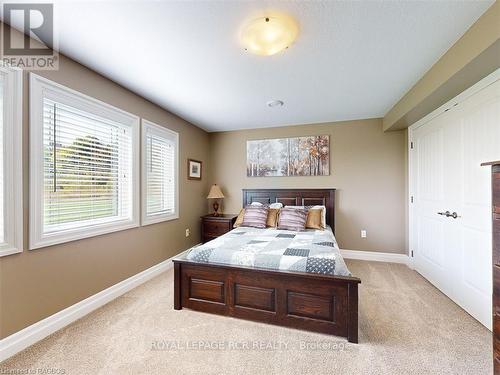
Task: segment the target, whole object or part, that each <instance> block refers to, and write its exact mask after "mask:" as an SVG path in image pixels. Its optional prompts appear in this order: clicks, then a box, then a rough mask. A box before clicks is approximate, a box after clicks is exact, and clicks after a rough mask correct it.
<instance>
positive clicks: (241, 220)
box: [233, 208, 245, 228]
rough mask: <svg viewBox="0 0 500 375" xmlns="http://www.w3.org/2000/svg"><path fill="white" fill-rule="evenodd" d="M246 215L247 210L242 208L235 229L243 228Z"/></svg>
mask: <svg viewBox="0 0 500 375" xmlns="http://www.w3.org/2000/svg"><path fill="white" fill-rule="evenodd" d="M244 214H245V209H244V208H242V209H241V211H240V213H239V214H238V217H237V218H236V221H235V222H234V225H233V228H238V227H239V226H241V223H243V215H244Z"/></svg>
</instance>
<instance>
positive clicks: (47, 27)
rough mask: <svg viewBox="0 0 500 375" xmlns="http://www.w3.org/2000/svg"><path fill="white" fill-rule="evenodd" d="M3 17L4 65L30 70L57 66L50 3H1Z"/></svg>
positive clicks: (52, 6)
mask: <svg viewBox="0 0 500 375" xmlns="http://www.w3.org/2000/svg"><path fill="white" fill-rule="evenodd" d="M3 16H4V23H3V24H2V26H3V38H2V51H1V52H2V60H3V62H4V63H5V64H8V65H10V66H15V67H19V68H24V69H33V70H53V69H57V65H58V64H57V62H58V56H57V52H56V51H54V49H56V46H55V40H54V5H53V4H31V3H30V4H26V3H23V4H13V3H4V4H3ZM9 25H10V26H11V27H12V28H11V27H9ZM13 28H16V29H18V30H20V31H21V32H22V33H24V36H23V35H21V33H19V32H17V31H15V30H14V29H13Z"/></svg>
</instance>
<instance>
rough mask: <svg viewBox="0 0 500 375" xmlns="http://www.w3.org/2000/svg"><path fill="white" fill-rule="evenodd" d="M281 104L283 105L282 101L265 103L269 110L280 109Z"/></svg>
mask: <svg viewBox="0 0 500 375" xmlns="http://www.w3.org/2000/svg"><path fill="white" fill-rule="evenodd" d="M283 104H285V103H283V101H282V100H270V101H268V102H267V106H268V107H271V108H276V107H282V106H283Z"/></svg>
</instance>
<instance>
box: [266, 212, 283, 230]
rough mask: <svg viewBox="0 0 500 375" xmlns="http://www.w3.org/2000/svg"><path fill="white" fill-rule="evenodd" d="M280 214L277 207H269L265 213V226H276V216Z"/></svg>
mask: <svg viewBox="0 0 500 375" xmlns="http://www.w3.org/2000/svg"><path fill="white" fill-rule="evenodd" d="M279 215H280V209H279V208H270V209H269V212H268V214H267V221H266V226H267V227H271V228H276V227H277V226H278V218H279Z"/></svg>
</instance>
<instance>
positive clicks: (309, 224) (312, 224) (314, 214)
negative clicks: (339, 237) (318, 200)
mask: <svg viewBox="0 0 500 375" xmlns="http://www.w3.org/2000/svg"><path fill="white" fill-rule="evenodd" d="M306 228H308V229H321V230H323V229H324V228H323V227H322V226H321V210H317V209H312V208H311V209H309V211H307V220H306Z"/></svg>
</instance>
